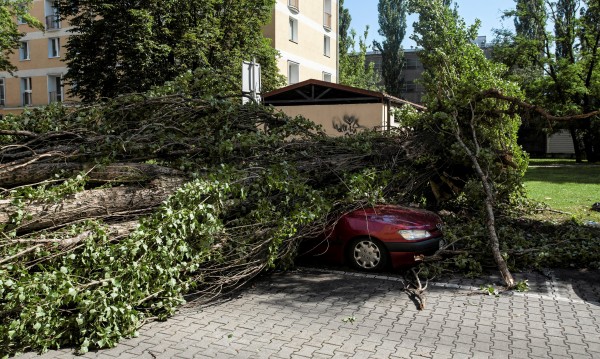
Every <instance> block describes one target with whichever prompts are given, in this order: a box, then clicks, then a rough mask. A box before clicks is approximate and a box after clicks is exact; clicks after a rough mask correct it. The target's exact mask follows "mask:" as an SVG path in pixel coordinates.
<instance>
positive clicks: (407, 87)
mask: <svg viewBox="0 0 600 359" xmlns="http://www.w3.org/2000/svg"><path fill="white" fill-rule="evenodd" d="M474 43H475V44H476V45H477V46H479V48H481V49H482V51H483V52H484V54H485V56H486V57H487V58H488V59H489V58H490V57H491V55H492V47H491V46H490V44H488V43H487V40H486V37H485V36H477V38H476V39H475V41H474ZM403 51H404V61H405V63H404V67H403V69H402V79H403V86H402V98H403V99H405V100H407V101H410V102H414V103H419V104H420V103H422V102H423V100H422V98H423V95H424V94H425V88H424V87H423V85H422V84H421V83H420V82H419V79H420V78H421V76H422V75H423V71H425V68H424V67H423V63H422V62H421V60H420V59H419V51H420V49H414V48H411V49H404V50H403ZM366 60H367V63H373V65H374V68H375V71H377V72H378V73H379V74H380V75H381V71H382V70H381V53H379V52H378V51H373V52H369V53H367V58H366ZM381 85H383V80H382V82H381Z"/></svg>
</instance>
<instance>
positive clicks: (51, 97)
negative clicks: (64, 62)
mask: <svg viewBox="0 0 600 359" xmlns="http://www.w3.org/2000/svg"><path fill="white" fill-rule="evenodd" d="M62 91H63V86H62V78H61V75H56V76H53V75H50V76H48V103H53V102H62V100H63V93H62Z"/></svg>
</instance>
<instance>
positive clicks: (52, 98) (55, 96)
mask: <svg viewBox="0 0 600 359" xmlns="http://www.w3.org/2000/svg"><path fill="white" fill-rule="evenodd" d="M48 99H49V102H50V103H54V102H62V94H61V93H60V92H57V91H50V92H48Z"/></svg>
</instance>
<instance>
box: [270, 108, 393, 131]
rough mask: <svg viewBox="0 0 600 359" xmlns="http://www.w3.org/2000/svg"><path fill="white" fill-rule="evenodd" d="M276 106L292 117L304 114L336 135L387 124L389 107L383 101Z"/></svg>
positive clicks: (377, 127) (376, 127)
mask: <svg viewBox="0 0 600 359" xmlns="http://www.w3.org/2000/svg"><path fill="white" fill-rule="evenodd" d="M276 108H277V109H278V110H280V111H282V112H283V113H285V114H286V115H288V116H291V117H296V116H298V115H301V116H304V117H305V118H307V119H309V120H311V121H313V122H315V123H316V124H319V125H321V126H323V130H325V133H327V134H328V135H330V136H334V137H337V136H343V135H345V134H352V133H356V132H358V131H362V130H364V129H381V128H383V127H385V126H386V118H387V110H386V108H387V107H386V106H385V105H384V104H381V103H369V104H355V105H348V104H344V105H306V106H276Z"/></svg>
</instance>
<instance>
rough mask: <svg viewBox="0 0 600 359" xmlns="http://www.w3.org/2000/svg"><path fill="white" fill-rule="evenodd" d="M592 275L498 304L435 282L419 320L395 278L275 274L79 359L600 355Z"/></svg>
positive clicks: (599, 292) (550, 282)
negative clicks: (109, 347) (237, 293)
mask: <svg viewBox="0 0 600 359" xmlns="http://www.w3.org/2000/svg"><path fill="white" fill-rule="evenodd" d="M599 274H600V273H598V272H594V273H587V274H585V273H584V274H576V272H574V271H571V272H564V273H556V274H552V273H548V276H543V275H539V274H530V275H528V276H526V277H528V278H529V282H530V285H531V290H530V291H529V292H527V293H510V294H501V295H499V296H494V295H484V294H482V291H481V290H480V289H479V287H480V285H482V284H486V283H493V281H494V280H497V278H488V279H486V280H478V281H466V280H446V281H443V282H439V283H430V287H429V289H428V290H427V307H426V309H425V310H423V311H418V310H417V309H416V306H415V304H414V303H413V302H412V301H411V299H410V298H409V297H408V295H407V294H406V293H405V292H404V291H403V282H402V279H401V278H399V277H395V276H393V275H382V276H373V275H365V274H361V273H352V272H343V271H328V270H315V269H301V270H298V271H295V272H288V273H274V274H271V275H267V276H264V277H263V278H261V279H259V280H258V281H256V282H255V284H254V285H253V286H252V287H251V288H248V289H246V290H244V291H243V292H241V293H240V294H239V295H237V296H235V297H232V298H229V299H228V300H224V301H221V302H219V303H215V304H213V305H210V306H205V307H199V306H188V307H186V308H183V309H182V311H181V313H180V314H178V315H176V316H175V317H173V318H171V319H169V320H168V321H166V322H156V323H151V324H149V325H146V326H145V327H144V328H142V329H141V330H140V336H139V337H137V338H133V339H127V340H123V341H122V343H120V344H119V345H118V346H117V347H116V348H113V349H110V350H102V351H99V352H97V353H93V352H92V353H88V354H86V355H85V356H84V358H136V359H143V358H148V359H150V358H600V303H599V302H600V281H598V279H597V278H598V275H599ZM520 277H521V278H523V276H522V275H521V276H520ZM561 278H571V279H568V280H567V279H561ZM72 356H73V354H72V352H71V351H69V350H63V351H58V352H57V351H53V352H49V353H47V354H45V355H43V356H42V357H43V358H64V357H72ZM24 357H25V358H34V357H38V356H37V355H34V354H31V353H29V354H26V355H25V356H24Z"/></svg>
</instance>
